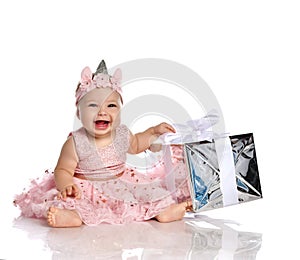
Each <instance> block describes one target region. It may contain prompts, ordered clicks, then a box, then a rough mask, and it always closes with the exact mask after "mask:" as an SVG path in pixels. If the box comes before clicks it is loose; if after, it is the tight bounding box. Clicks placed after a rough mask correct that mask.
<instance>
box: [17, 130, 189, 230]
mask: <svg viewBox="0 0 300 260" xmlns="http://www.w3.org/2000/svg"><path fill="white" fill-rule="evenodd" d="M72 136H73V139H74V143H75V148H76V152H77V155H78V158H79V162H78V165H77V167H76V169H75V173H74V182H75V183H76V184H77V185H78V187H79V188H80V189H81V192H82V196H81V199H74V198H71V197H68V198H67V200H66V201H62V200H58V199H56V195H57V190H56V188H55V182H54V176H53V173H52V172H49V171H46V174H45V176H43V178H42V180H40V181H39V180H38V179H37V180H34V181H32V183H31V187H30V188H29V189H28V190H26V191H24V192H23V193H22V194H20V195H17V196H16V198H15V201H14V203H15V204H16V205H18V206H19V207H20V209H21V211H22V215H23V216H26V217H35V218H43V217H45V216H46V213H47V210H48V209H49V207H50V206H55V207H58V208H63V209H70V210H76V211H77V213H78V214H79V215H80V217H81V219H82V221H83V222H84V223H85V224H87V225H98V224H100V223H111V224H120V223H129V222H132V221H144V220H148V219H151V218H153V217H155V216H157V215H158V214H159V213H160V212H162V211H163V210H165V209H166V208H167V207H168V206H170V205H171V204H174V203H176V202H178V203H180V202H182V201H185V200H187V199H189V196H190V195H189V190H188V186H187V178H186V176H187V174H186V168H185V165H184V163H183V156H182V150H181V149H180V147H176V146H174V147H172V151H171V162H172V169H173V173H172V178H173V183H174V185H173V187H172V188H171V189H170V187H168V183H167V181H166V180H167V179H168V178H169V179H170V177H168V174H167V172H166V170H165V167H164V162H163V161H160V162H159V163H158V164H157V165H155V166H154V167H152V168H151V169H149V170H147V173H143V172H140V171H138V170H137V169H135V168H130V167H128V166H127V165H126V152H127V150H128V147H129V129H128V128H127V127H126V126H125V125H120V126H119V127H118V128H117V129H116V137H115V139H114V141H113V143H112V144H110V145H108V146H106V147H103V148H97V147H96V146H95V144H94V143H93V142H92V141H90V140H89V139H88V136H87V134H86V130H85V129H84V128H80V129H78V130H76V131H74V132H73V133H72Z"/></svg>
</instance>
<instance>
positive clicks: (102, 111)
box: [98, 109, 107, 116]
mask: <svg viewBox="0 0 300 260" xmlns="http://www.w3.org/2000/svg"><path fill="white" fill-rule="evenodd" d="M98 115H99V116H106V115H107V113H106V112H105V110H103V109H100V110H99V112H98Z"/></svg>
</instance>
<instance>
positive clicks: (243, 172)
mask: <svg viewBox="0 0 300 260" xmlns="http://www.w3.org/2000/svg"><path fill="white" fill-rule="evenodd" d="M220 144H221V145H220ZM220 147H221V148H220ZM184 151H185V158H186V166H187V170H188V173H189V176H190V182H189V183H190V192H191V197H192V204H193V210H194V211H195V212H199V211H203V210H209V209H215V208H220V207H224V206H228V205H232V204H237V203H242V202H247V201H251V200H255V199H260V198H262V192H261V185H260V180H259V173H258V166H257V159H256V152H255V145H254V139H253V134H252V133H249V134H241V135H235V136H229V137H223V138H217V139H212V140H204V141H197V142H192V143H185V144H184Z"/></svg>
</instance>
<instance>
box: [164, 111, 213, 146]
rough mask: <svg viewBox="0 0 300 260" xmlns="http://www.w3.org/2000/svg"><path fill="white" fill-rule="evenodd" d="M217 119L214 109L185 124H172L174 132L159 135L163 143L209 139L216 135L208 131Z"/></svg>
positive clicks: (182, 142) (181, 142)
mask: <svg viewBox="0 0 300 260" xmlns="http://www.w3.org/2000/svg"><path fill="white" fill-rule="evenodd" d="M218 121H219V115H218V114H217V111H216V110H211V111H210V112H208V114H207V115H206V116H204V117H202V118H199V119H195V120H189V121H187V122H186V124H173V125H174V127H175V129H176V133H167V134H164V135H162V136H161V137H160V139H161V141H162V143H163V144H184V143H191V142H196V141H201V140H211V139H213V138H214V137H216V134H215V133H214V132H213V131H209V130H208V129H209V128H211V127H212V126H213V125H215V124H216V123H217V122H218Z"/></svg>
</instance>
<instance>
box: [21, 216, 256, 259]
mask: <svg viewBox="0 0 300 260" xmlns="http://www.w3.org/2000/svg"><path fill="white" fill-rule="evenodd" d="M18 221H19V225H16V226H19V228H22V229H25V230H26V231H27V232H29V236H30V237H31V238H35V239H37V238H38V236H36V235H34V234H30V233H32V232H34V231H33V229H31V228H29V229H28V228H26V227H28V223H27V224H25V225H24V224H23V225H22V224H20V222H21V221H22V220H17V222H18ZM202 223H209V224H210V225H213V226H214V227H215V228H214V227H213V228H207V227H203V225H201V224H202ZM227 223H228V222H226V221H225V220H217V219H211V218H208V217H206V216H200V217H199V218H192V219H186V218H185V219H184V220H182V221H175V222H171V223H163V224H162V223H159V222H156V221H147V222H134V223H131V224H124V225H109V224H107V225H106V224H101V225H99V226H94V227H93V226H81V227H77V228H51V229H47V230H48V232H47V234H46V236H43V237H42V238H41V237H40V239H42V240H45V241H44V243H45V244H46V246H47V247H48V248H49V249H50V250H51V251H52V252H53V256H52V259H156V260H157V259H223V257H225V256H226V257H227V259H228V257H230V258H232V259H255V258H256V254H257V252H258V251H259V249H260V247H261V243H262V235H261V234H258V233H250V232H240V231H236V230H234V229H232V228H231V227H229V226H228V225H226V224H227ZM35 230H36V229H35Z"/></svg>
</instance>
